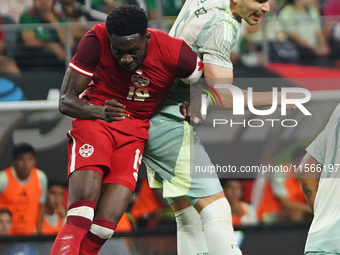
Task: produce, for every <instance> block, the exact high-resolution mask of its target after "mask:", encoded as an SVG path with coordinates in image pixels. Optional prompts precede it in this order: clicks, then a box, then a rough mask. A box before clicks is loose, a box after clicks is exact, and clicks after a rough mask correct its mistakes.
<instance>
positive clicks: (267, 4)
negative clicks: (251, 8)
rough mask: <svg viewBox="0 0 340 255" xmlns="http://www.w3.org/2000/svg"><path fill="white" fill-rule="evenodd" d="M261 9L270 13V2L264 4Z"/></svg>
mask: <svg viewBox="0 0 340 255" xmlns="http://www.w3.org/2000/svg"><path fill="white" fill-rule="evenodd" d="M261 9H262V11H263V12H269V10H270V6H269V1H267V2H265V3H263V5H262V8H261Z"/></svg>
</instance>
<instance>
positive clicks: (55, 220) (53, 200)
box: [41, 181, 66, 235]
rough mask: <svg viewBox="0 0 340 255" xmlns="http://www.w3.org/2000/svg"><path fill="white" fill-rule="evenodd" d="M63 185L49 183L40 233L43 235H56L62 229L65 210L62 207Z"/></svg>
mask: <svg viewBox="0 0 340 255" xmlns="http://www.w3.org/2000/svg"><path fill="white" fill-rule="evenodd" d="M64 189H65V185H64V184H62V183H58V182H53V181H51V182H49V183H48V189H47V196H46V203H45V205H44V214H43V215H42V217H43V219H42V227H41V233H42V234H43V235H56V234H58V232H59V231H60V229H61V228H62V227H63V224H64V219H65V217H66V208H65V207H64V206H63V205H62V203H63V198H64Z"/></svg>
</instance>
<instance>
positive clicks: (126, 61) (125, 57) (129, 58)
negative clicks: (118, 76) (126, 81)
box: [120, 54, 133, 65]
mask: <svg viewBox="0 0 340 255" xmlns="http://www.w3.org/2000/svg"><path fill="white" fill-rule="evenodd" d="M120 61H121V62H122V64H125V65H126V64H130V63H131V62H132V61H133V58H132V56H131V55H129V54H125V55H123V57H122V58H121V60H120Z"/></svg>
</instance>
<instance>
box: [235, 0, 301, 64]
mask: <svg viewBox="0 0 340 255" xmlns="http://www.w3.org/2000/svg"><path fill="white" fill-rule="evenodd" d="M269 5H270V12H268V13H266V14H265V16H264V18H263V19H260V20H259V22H258V23H257V24H256V25H254V26H250V25H248V24H246V23H242V27H241V32H240V38H241V39H240V41H239V49H238V51H239V54H240V57H241V60H242V62H243V64H245V65H247V66H259V65H263V64H264V63H265V62H264V61H265V59H264V54H263V44H264V39H265V40H266V42H267V43H268V46H269V56H268V60H269V62H274V63H278V62H296V61H297V60H298V51H297V48H296V47H295V45H294V44H293V43H292V42H290V41H289V40H288V38H287V36H286V35H285V33H284V32H283V30H282V27H281V24H280V21H279V19H278V16H277V13H278V10H279V8H280V5H279V4H278V3H277V1H276V0H270V1H269Z"/></svg>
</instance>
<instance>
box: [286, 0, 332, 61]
mask: <svg viewBox="0 0 340 255" xmlns="http://www.w3.org/2000/svg"><path fill="white" fill-rule="evenodd" d="M287 3H288V4H287V5H286V6H285V7H284V8H283V9H282V10H281V11H280V13H279V18H280V21H281V22H282V26H283V28H284V31H285V32H286V33H287V35H288V37H289V39H290V40H292V42H294V43H295V45H296V46H297V48H298V50H299V54H300V61H302V62H304V61H308V63H311V61H313V60H316V61H314V62H315V63H316V64H318V63H320V60H322V58H325V57H328V56H329V55H330V48H329V45H328V43H327V40H326V39H325V36H324V34H323V32H322V19H321V15H320V13H319V11H318V10H317V9H316V8H315V6H314V5H313V3H312V2H311V1H310V0H288V1H287ZM321 63H325V62H321Z"/></svg>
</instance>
